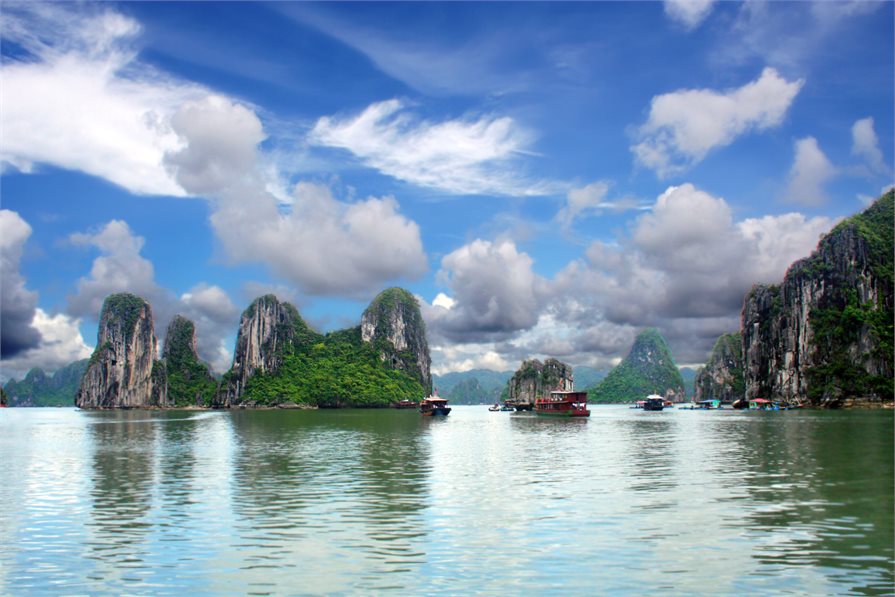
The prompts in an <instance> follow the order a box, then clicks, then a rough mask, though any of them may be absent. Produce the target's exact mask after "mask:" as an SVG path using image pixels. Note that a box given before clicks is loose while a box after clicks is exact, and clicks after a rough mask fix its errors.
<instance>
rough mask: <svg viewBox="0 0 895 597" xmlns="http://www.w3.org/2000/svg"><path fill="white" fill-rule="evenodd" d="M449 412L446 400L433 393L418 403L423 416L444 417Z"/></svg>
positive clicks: (449, 408)
mask: <svg viewBox="0 0 895 597" xmlns="http://www.w3.org/2000/svg"><path fill="white" fill-rule="evenodd" d="M450 412H451V407H450V406H448V401H447V400H446V399H444V398H442V397H440V396H439V395H438V393H437V392H436V393H434V394H432V395H431V396H428V397H427V398H425V399H424V400H423V401H422V402H421V403H420V414H421V415H423V416H424V417H446V416H448V413H450Z"/></svg>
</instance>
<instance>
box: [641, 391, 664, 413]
mask: <svg viewBox="0 0 895 597" xmlns="http://www.w3.org/2000/svg"><path fill="white" fill-rule="evenodd" d="M663 408H665V399H664V398H662V397H661V396H658V395H656V394H650V395H649V396H647V397H646V400H644V401H643V410H662V409H663Z"/></svg>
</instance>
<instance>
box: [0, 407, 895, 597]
mask: <svg viewBox="0 0 895 597" xmlns="http://www.w3.org/2000/svg"><path fill="white" fill-rule="evenodd" d="M592 409H593V415H592V417H591V418H590V420H587V421H580V420H579V421H557V420H543V419H540V418H536V417H533V416H527V415H516V414H509V413H489V412H488V411H487V409H486V407H484V406H474V407H473V406H471V407H463V406H461V407H455V408H454V411H453V412H452V413H451V415H450V416H449V417H448V418H446V419H435V420H431V419H423V418H421V417H420V416H419V415H418V414H417V413H416V412H413V411H394V410H382V411H376V410H339V411H323V410H320V411H233V412H194V411H149V412H147V411H142V412H141V411H126V412H82V411H77V410H73V409H6V410H4V411H2V412H0V449H2V452H3V454H4V455H5V461H6V462H5V466H4V467H3V468H2V469H0V503H2V504H3V508H2V509H0V545H2V546H3V547H2V548H0V593H2V594H14V595H22V594H58V593H91V594H120V593H138V594H139V593H143V594H150V593H151V594H174V593H184V592H185V591H188V592H200V593H208V592H226V593H278V594H282V593H346V592H386V591H395V592H399V593H413V594H419V593H429V594H431V593H453V594H456V593H468V592H472V591H478V592H482V593H486V594H498V593H500V594H505V593H523V592H524V593H543V592H551V591H553V592H556V591H565V592H574V593H589V594H594V593H605V592H616V593H618V592H621V593H631V594H635V593H646V592H658V591H668V592H672V593H713V594H719V593H721V594H743V593H756V592H758V593H771V592H790V593H797V594H814V595H817V594H842V593H859V594H865V593H870V594H878V593H890V594H891V593H892V592H893V582H895V578H893V484H895V479H893V417H892V413H891V412H887V411H840V412H829V411H790V412H776V413H750V412H735V411H718V412H712V411H706V412H701V411H676V410H670V411H669V410H666V411H663V412H660V413H649V412H643V411H636V410H630V409H628V408H627V407H613V406H606V407H601V406H600V407H592Z"/></svg>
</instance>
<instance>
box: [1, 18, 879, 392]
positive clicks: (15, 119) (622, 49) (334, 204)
mask: <svg viewBox="0 0 895 597" xmlns="http://www.w3.org/2000/svg"><path fill="white" fill-rule="evenodd" d="M0 10H2V19H0V50H2V66H0V162H2V170H0V256H2V264H0V265H2V269H0V284H2V285H0V344H2V346H0V380H6V379H9V378H16V379H19V378H21V377H22V376H23V375H24V374H25V372H27V371H28V369H30V368H31V367H35V366H39V367H42V368H44V369H45V370H48V371H53V370H55V369H57V368H59V367H61V366H64V365H65V364H67V363H69V362H71V361H74V360H76V359H79V358H85V357H88V356H89V355H90V354H91V352H92V349H93V347H94V346H95V344H96V333H97V318H98V315H99V310H100V307H101V305H102V301H103V299H104V298H105V297H106V296H107V295H108V294H111V293H113V292H121V291H129V292H133V293H136V294H138V295H140V296H143V297H144V298H146V299H147V300H149V301H150V303H151V304H152V308H153V312H154V315H155V325H156V333H157V335H158V336H159V337H160V338H161V339H163V338H164V334H165V329H166V326H167V323H168V321H169V320H170V319H171V317H173V315H174V314H176V313H181V314H183V315H185V316H187V317H189V318H191V319H192V320H193V321H195V322H196V327H197V331H198V347H199V354H200V356H201V357H202V358H203V359H205V360H206V361H208V362H209V363H210V364H211V365H212V366H213V368H214V369H215V370H216V371H218V372H223V371H225V370H226V369H228V368H229V366H230V364H231V362H232V356H233V354H232V351H233V347H234V344H235V335H236V330H237V326H238V322H239V317H240V313H241V312H242V310H243V309H244V308H245V307H246V306H248V304H249V303H250V302H251V301H252V300H253V299H254V298H255V297H258V296H260V295H262V294H267V293H274V294H276V295H277V296H278V297H280V298H281V299H282V300H288V301H290V302H292V303H293V304H295V305H296V306H297V307H298V309H299V310H300V312H301V314H302V316H303V317H304V318H305V319H306V320H307V321H308V323H309V324H311V325H312V326H313V327H315V328H316V329H318V330H319V331H323V332H326V331H331V330H335V329H341V328H344V327H349V326H353V325H357V324H358V323H359V321H360V316H361V314H362V312H363V310H364V309H365V308H366V306H367V305H368V304H369V302H370V300H371V299H372V298H373V297H374V296H375V295H376V294H377V293H379V292H380V291H382V290H383V289H385V288H388V287H391V286H401V287H404V288H407V289H408V290H410V291H411V292H412V293H414V295H415V296H417V298H418V299H419V301H420V305H421V308H422V312H423V316H424V318H425V320H426V323H427V330H428V337H429V345H430V350H431V352H432V361H433V372H434V373H436V374H444V373H447V372H450V371H463V370H467V369H472V368H488V369H495V370H511V369H516V368H517V367H518V366H519V364H520V362H521V361H522V360H523V359H527V358H542V359H543V358H546V357H554V358H558V359H560V360H562V361H564V362H566V363H569V364H572V365H576V366H577V365H588V366H593V367H597V368H601V369H603V370H608V368H610V367H611V366H613V365H614V364H616V363H617V362H618V361H619V360H620V359H621V358H622V357H624V356H625V354H627V352H628V350H629V349H630V347H631V344H632V343H633V340H634V338H635V336H636V335H637V333H638V332H639V331H641V330H642V329H644V328H646V327H656V328H658V329H659V331H660V332H661V333H662V334H663V335H664V337H665V338H666V340H667V341H668V342H669V345H670V347H671V350H672V353H673V355H674V357H675V360H676V361H677V363H678V364H679V365H685V364H694V365H695V364H699V363H702V362H704V361H705V359H706V358H707V356H708V353H709V351H710V350H711V348H712V345H713V344H714V342H715V340H716V339H717V337H718V336H719V335H720V334H723V333H727V332H733V331H736V330H737V329H738V328H739V321H740V310H741V308H742V302H743V297H744V295H745V293H746V292H748V290H749V288H750V287H751V286H752V285H754V284H758V283H763V284H773V283H779V282H780V281H782V279H783V276H784V274H785V272H786V269H787V267H788V266H789V265H790V264H791V263H792V262H793V261H795V260H797V259H800V258H803V257H806V256H808V255H809V254H810V253H811V252H812V250H813V249H814V248H815V247H816V245H817V242H818V240H819V238H820V237H821V236H822V235H823V234H824V233H825V232H827V231H829V230H830V229H831V228H832V227H833V226H834V225H835V224H836V222H838V221H839V220H840V219H842V218H844V217H848V216H850V215H852V214H854V213H857V212H859V211H861V210H862V209H863V208H865V207H866V206H867V205H868V204H869V203H870V202H872V201H873V199H874V198H876V197H878V196H879V195H881V194H882V192H883V191H884V189H886V188H887V187H889V186H890V185H891V184H892V180H893V109H895V100H893V88H895V81H893V72H895V59H893V47H895V40H893V29H895V28H893V3H892V2H845V1H841V2H836V1H830V2H817V3H812V2H749V3H748V4H746V3H738V2H713V1H711V0H695V1H689V2H684V1H666V2H664V3H663V2H576V3H537V2H526V3H512V2H499V3H479V2H468V3H437V2H432V3H413V2H407V3H384V4H379V3H358V4H342V3H290V2H278V3H269V4H267V3H239V2H225V3H213V2H201V3H179V2H146V3H141V2H125V3H120V4H117V3H111V2H103V3H98V4H92V3H46V4H44V3H39V2H29V3H22V4H19V3H14V2H7V1H6V0H3V1H2V2H0Z"/></svg>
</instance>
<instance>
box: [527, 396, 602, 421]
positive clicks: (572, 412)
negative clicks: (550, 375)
mask: <svg viewBox="0 0 895 597" xmlns="http://www.w3.org/2000/svg"><path fill="white" fill-rule="evenodd" d="M534 412H535V414H536V415H543V416H547V417H589V416H590V411H589V410H587V392H572V391H567V390H557V391H554V392H550V396H548V397H547V398H538V399H537V400H535V405H534Z"/></svg>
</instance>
